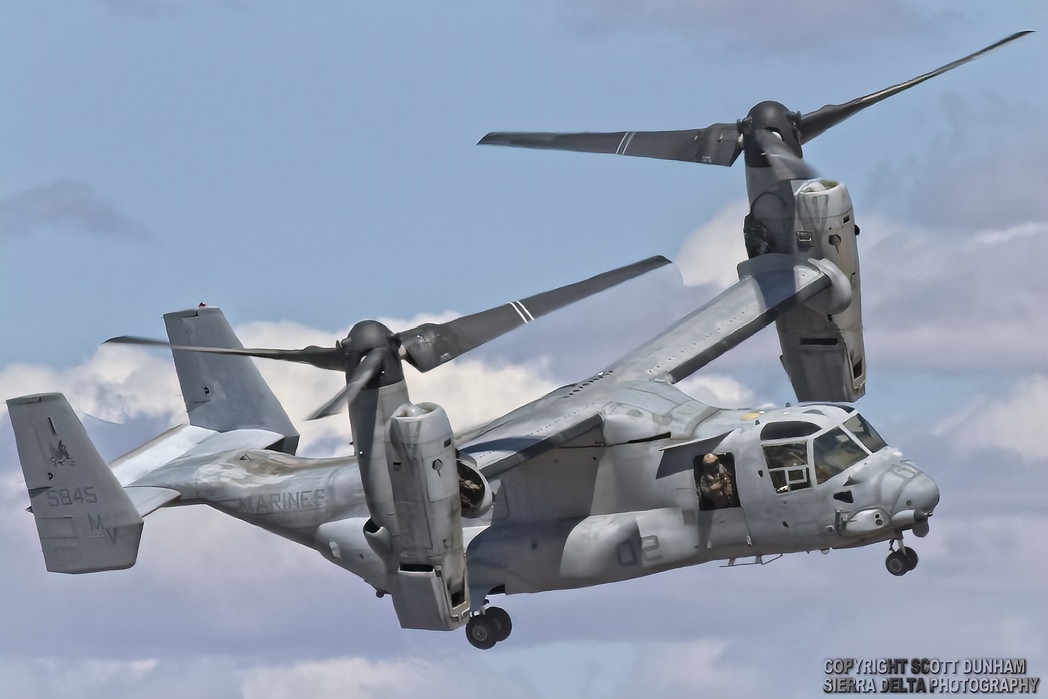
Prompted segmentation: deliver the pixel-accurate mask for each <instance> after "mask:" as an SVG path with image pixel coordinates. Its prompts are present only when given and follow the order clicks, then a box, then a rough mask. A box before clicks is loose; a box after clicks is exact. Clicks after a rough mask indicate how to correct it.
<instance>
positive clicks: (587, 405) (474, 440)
mask: <svg viewBox="0 0 1048 699" xmlns="http://www.w3.org/2000/svg"><path fill="white" fill-rule="evenodd" d="M573 389H574V386H573V385H572V386H565V387H563V388H560V389H557V390H556V391H554V392H553V393H551V394H549V395H548V396H546V397H544V398H541V399H540V400H538V401H537V402H535V403H530V404H528V405H525V406H523V407H522V408H518V409H517V410H514V411H513V412H511V413H509V414H507V415H506V416H504V417H502V418H501V419H499V420H497V421H496V422H494V423H492V424H490V425H488V426H486V427H485V428H483V429H482V430H481V431H480V432H479V434H473V435H471V436H470V437H469V438H468V440H467V441H465V442H464V443H463V444H462V446H461V447H460V450H461V451H462V452H464V453H466V454H469V455H470V456H471V457H472V458H473V459H474V460H475V461H476V464H477V469H478V470H480V471H481V473H483V474H484V475H485V476H486V477H487V478H497V477H498V476H500V475H501V474H503V473H505V472H506V471H508V470H510V469H511V468H514V467H516V466H519V465H520V464H522V463H524V462H525V461H527V460H528V459H532V458H535V457H536V456H538V455H540V454H542V453H544V452H547V451H549V450H550V449H554V448H556V447H559V446H562V445H564V444H567V443H568V442H572V441H575V440H577V439H579V438H580V437H583V436H584V435H587V433H590V432H593V433H594V437H593V438H594V445H598V444H599V443H600V433H599V429H600V427H601V425H602V424H603V420H602V418H601V412H600V411H601V409H602V408H603V407H604V401H603V399H602V397H600V396H592V397H583V396H579V397H578V398H577V399H576V400H573V401H565V400H564V398H566V397H567V395H568V394H569V393H570V392H571V391H572V390H573Z"/></svg>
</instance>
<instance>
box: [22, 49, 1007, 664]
mask: <svg viewBox="0 0 1048 699" xmlns="http://www.w3.org/2000/svg"><path fill="white" fill-rule="evenodd" d="M1017 36H1019V35H1016V37H1017ZM1016 37H1010V38H1009V39H1007V40H1005V41H1010V40H1011V39H1013V38H1016ZM1000 43H1005V42H1000ZM1000 43H999V44H996V45H995V46H997V45H1000ZM990 48H993V47H990ZM986 50H988V49H986ZM984 51H985V50H984ZM984 51H983V52H984ZM983 52H979V53H978V54H973V55H972V56H969V57H968V58H966V59H962V60H961V61H957V62H955V63H952V64H950V65H949V66H945V67H944V68H941V69H939V70H937V71H933V72H932V73H929V74H927V75H925V76H922V77H920V78H917V79H915V80H913V81H910V82H908V83H903V84H902V85H900V86H896V87H894V88H889V89H888V90H884V91H881V92H879V93H874V94H873V95H871V96H868V97H865V98H860V99H859V100H855V101H853V102H850V103H848V104H846V105H841V106H839V107H824V108H823V109H821V110H818V111H817V112H813V113H812V114H809V115H805V116H804V117H798V116H797V115H791V114H789V113H787V112H785V110H784V109H779V108H778V107H769V106H767V104H768V103H765V104H764V105H758V107H755V108H754V110H753V111H751V114H750V117H748V118H747V119H746V120H744V121H743V122H740V124H739V125H738V126H736V125H731V126H730V128H729V127H728V126H727V125H717V126H715V127H710V128H711V130H699V131H698V132H688V133H691V134H692V135H691V136H689V137H688V138H689V139H691V140H690V143H691V144H692V149H693V151H694V152H695V156H694V158H692V159H695V160H697V161H698V162H715V163H721V164H729V163H730V161H732V160H734V158H735V157H736V156H737V155H738V154H739V152H740V150H741V151H743V152H745V153H746V165H747V181H748V183H749V185H750V195H751V196H750V198H751V200H752V203H753V209H752V211H751V214H750V217H749V218H748V219H747V223H746V236H747V247H748V248H749V250H750V254H751V258H750V259H749V260H747V261H745V262H742V263H741V264H739V266H738V272H739V281H738V282H737V283H736V284H734V285H733V286H732V287H730V288H729V289H727V290H726V291H724V292H723V293H721V294H720V295H719V296H717V297H716V298H714V299H713V300H712V301H710V302H709V303H707V304H706V305H704V306H703V307H701V308H699V309H697V310H696V311H694V312H692V313H690V314H689V315H687V316H686V317H684V318H683V319H681V320H679V321H678V322H676V323H675V324H674V325H672V326H671V327H669V328H668V329H667V330H666V331H664V332H663V333H661V334H660V335H658V336H657V337H655V338H653V339H650V340H648V341H647V342H644V343H643V344H641V345H640V346H639V347H638V348H637V349H635V350H634V351H632V352H630V353H628V354H627V355H626V356H624V357H622V358H621V359H619V360H618V361H615V362H613V363H612V364H611V365H609V366H607V367H605V368H604V369H603V370H602V371H599V372H597V373H596V374H594V375H593V376H590V377H588V378H586V379H584V380H582V381H579V382H577V383H574V384H570V385H567V386H563V387H561V388H559V389H557V390H555V391H553V392H552V393H550V394H548V395H547V396H545V397H543V398H540V399H538V400H536V401H534V402H532V403H529V404H527V405H524V406H522V407H520V408H518V409H516V410H514V411H512V412H510V413H509V414H507V415H504V416H503V417H501V418H498V419H496V420H494V421H493V422H491V423H489V424H487V425H485V426H483V427H480V428H477V429H473V430H470V431H467V432H461V433H458V434H456V433H455V432H453V430H452V428H451V424H450V421H449V419H448V417H447V415H446V414H445V412H444V410H443V409H442V408H441V407H440V406H438V405H436V404H432V403H420V404H415V403H412V401H411V400H410V398H409V396H408V389H407V385H406V383H405V378H404V371H403V362H404V361H407V362H408V363H409V364H411V365H413V366H415V367H416V368H418V369H420V370H422V371H426V370H429V369H433V368H435V367H437V366H439V365H440V364H443V363H444V362H446V361H449V360H451V359H453V358H454V357H456V356H458V355H460V354H462V353H464V352H466V351H469V350H470V349H472V348H475V347H477V346H479V345H481V344H483V343H485V342H487V341H489V340H491V339H493V338H494V337H496V336H498V335H501V334H503V333H504V332H507V331H509V330H510V329H512V328H514V327H517V326H518V325H521V324H523V323H524V322H526V321H528V320H531V319H532V318H534V317H538V316H540V315H543V314H545V313H547V312H550V311H552V310H555V309H556V308H559V307H562V306H564V305H566V304H568V303H572V302H574V301H576V300H578V299H581V298H583V297H585V296H588V295H590V294H592V293H595V292H597V291H599V290H601V289H603V288H607V287H608V286H611V285H613V284H616V283H619V282H621V281H624V280H625V279H628V278H630V277H632V276H636V275H637V274H639V273H641V272H643V271H646V270H648V269H652V268H654V267H657V266H660V265H661V264H664V263H665V260H664V259H662V258H653V259H651V260H647V261H644V262H641V263H637V264H635V265H631V266H628V267H625V268H622V269H620V270H616V271H615V272H610V273H607V274H605V275H601V276H599V277H596V278H594V279H592V280H589V281H587V282H581V283H580V284H577V285H573V286H571V287H565V288H562V289H559V290H555V291H552V292H546V293H544V294H539V295H537V296H534V297H531V298H529V299H524V300H523V301H520V302H514V303H512V304H509V305H506V306H502V307H499V308H495V309H492V310H490V311H485V312H482V313H478V314H475V315H472V316H466V317H464V318H460V319H457V320H454V321H451V322H449V323H445V324H441V325H432V324H426V325H422V326H419V327H417V328H414V329H412V330H408V331H404V332H401V333H393V332H391V331H390V330H389V329H388V328H386V327H385V326H383V325H382V324H380V323H378V322H376V321H362V322H360V323H357V324H356V325H355V326H354V327H353V329H352V330H351V331H350V333H349V335H348V337H346V338H345V339H344V340H341V341H339V342H337V343H336V344H335V346H334V347H333V348H321V347H315V346H311V347H306V348H303V349H299V350H273V349H243V348H242V347H241V345H240V342H239V341H238V340H237V338H236V336H235V335H234V334H233V331H232V329H231V328H230V326H229V324H228V323H227V322H226V320H225V318H224V316H223V315H222V313H221V311H219V310H218V309H216V308H198V309H193V310H189V311H183V312H176V313H169V314H167V315H166V316H165V323H166V327H167V332H168V338H169V341H170V342H169V343H164V342H160V341H156V340H145V339H142V338H129V337H123V338H115V341H119V342H125V343H132V344H146V345H164V346H170V348H171V350H172V355H173V357H174V361H175V369H176V372H177V374H178V379H179V382H180V384H181V388H182V393H183V397H184V399H185V403H186V409H187V412H188V416H189V425H183V426H180V427H176V428H174V429H172V430H170V431H168V432H167V433H165V434H163V435H160V436H159V437H157V438H156V439H154V440H153V441H151V442H149V443H147V444H146V445H144V446H142V447H140V448H139V449H137V450H135V451H133V452H131V453H129V454H127V455H125V456H123V457H121V458H119V459H117V460H116V461H114V462H113V463H112V464H110V465H109V466H107V465H106V464H105V463H104V462H103V461H102V459H101V458H100V457H99V455H98V453H97V451H96V450H95V449H94V447H93V445H92V444H91V441H90V439H89V438H88V436H87V433H86V431H85V430H84V428H83V426H82V425H81V423H80V422H79V420H78V419H77V417H76V415H75V413H74V412H73V411H72V409H71V407H70V406H69V404H68V403H67V401H66V400H65V398H64V397H63V396H61V395H60V394H43V395H35V396H25V397H22V398H15V399H11V400H9V401H8V406H9V411H10V415H11V422H12V426H13V427H14V431H15V437H16V442H17V447H18V453H19V457H20V459H21V463H22V468H23V471H24V473H25V480H26V486H27V488H28V490H29V495H30V500H31V508H30V509H31V511H32V513H33V515H34V517H35V519H36V524H37V531H38V533H39V536H40V542H41V547H42V550H43V554H44V560H45V563H46V565H47V568H48V570H51V571H57V572H66V573H86V572H94V571H101V570H112V569H120V568H127V567H130V566H132V565H134V563H135V559H136V556H137V552H138V545H139V541H140V538H141V533H142V528H143V520H142V518H143V517H144V516H145V515H147V514H149V513H150V512H153V511H154V510H156V509H157V508H159V507H162V506H166V505H167V506H170V505H188V504H198V503H199V504H207V505H211V506H212V507H214V508H216V509H218V510H220V511H222V512H225V513H227V514H230V515H232V516H234V517H237V518H239V519H242V520H244V521H247V522H250V523H252V524H255V525H257V526H260V527H262V528H264V529H266V530H268V531H271V532H273V533H276V534H279V535H281V536H284V537H286V538H288V539H291V540H293V541H296V542H299V543H301V544H304V545H307V546H310V547H312V548H315V549H316V550H317V551H319V552H320V553H321V555H323V556H324V557H325V558H327V559H328V560H330V561H332V562H333V563H335V564H337V565H339V566H342V567H343V568H346V569H347V570H349V571H351V572H353V573H355V574H357V575H358V576H360V577H361V578H363V579H364V580H365V581H366V582H367V583H369V584H370V585H372V586H373V587H374V588H375V590H376V592H377V593H378V594H379V595H380V596H382V595H385V594H389V595H390V596H392V598H393V604H394V608H395V610H396V613H397V616H398V619H399V621H400V624H401V626H402V627H404V628H418V629H436V630H451V629H454V628H458V627H460V626H463V625H464V626H465V627H466V636H467V638H468V639H469V641H470V643H471V644H473V645H474V646H476V647H478V648H491V647H492V646H494V645H495V644H496V643H497V642H499V641H502V640H504V639H505V638H506V637H508V635H509V633H510V630H511V628H512V623H511V620H510V617H509V615H508V614H507V613H506V612H505V610H503V609H501V608H499V607H493V606H488V599H487V598H488V597H489V596H491V595H494V594H499V593H504V594H515V593H521V592H541V591H545V590H555V589H567V588H579V587H586V586H590V585H597V584H600V583H607V582H613V581H621V580H627V579H630V578H636V577H640V576H643V575H649V574H651V573H656V572H659V571H663V570H668V569H672V568H678V567H683V566H690V565H695V564H698V563H704V562H707V561H713V560H724V561H728V564H729V565H734V564H736V562H738V561H740V560H741V561H743V562H750V561H751V559H752V562H766V561H765V559H766V558H767V557H771V556H776V555H780V554H784V553H791V552H799V551H812V550H816V549H819V550H829V549H832V548H850V547H856V546H863V545H866V544H872V543H876V542H884V541H887V542H889V549H890V553H889V555H888V558H887V559H886V561H885V564H886V567H887V568H888V570H889V571H890V572H891V573H892V574H894V575H902V574H904V573H906V572H907V571H909V570H912V569H913V568H914V567H915V566H916V565H917V561H918V558H917V554H916V552H914V550H913V549H912V548H910V547H908V546H905V545H904V544H903V534H904V532H907V531H911V532H912V533H913V534H914V535H916V536H924V535H926V534H927V533H928V519H929V517H930V516H931V514H932V512H933V510H934V508H935V506H936V504H937V503H938V501H939V491H938V488H937V487H936V485H935V483H934V482H933V481H932V479H931V478H929V477H928V476H927V475H925V474H924V473H922V472H921V471H920V470H919V469H918V468H917V467H916V466H915V465H914V464H913V463H911V462H910V461H908V460H906V459H904V458H903V457H902V454H901V453H900V452H899V451H898V450H896V449H894V448H892V447H890V446H888V445H887V444H886V443H885V442H884V440H883V439H882V438H881V437H880V436H879V435H878V434H877V432H876V431H875V430H874V428H873V427H872V426H871V425H870V424H869V422H867V421H866V420H865V419H864V418H863V417H862V416H861V415H860V414H859V413H858V412H856V410H855V409H854V408H853V407H851V406H849V405H848V404H847V403H845V402H842V401H850V400H853V399H854V398H857V397H858V396H860V395H861V394H862V392H863V387H864V379H865V366H864V357H863V353H862V344H861V340H862V337H861V321H860V316H859V279H858V257H857V252H856V247H855V234H856V229H855V225H854V220H853V214H852V209H851V204H850V201H849V198H848V195H847V191H846V190H844V188H843V186H842V185H839V184H837V183H833V182H829V181H827V180H806V179H805V178H807V177H808V176H809V175H810V174H811V173H810V171H809V170H807V166H806V164H805V163H804V162H803V160H802V158H801V154H800V145H799V144H800V143H801V142H803V141H806V140H808V139H810V138H811V137H812V136H813V134H816V133H821V132H822V131H823V130H825V129H826V128H828V127H829V126H831V125H833V124H835V123H837V122H839V121H840V120H842V119H843V118H845V117H846V116H848V115H850V114H852V113H854V112H855V111H858V110H859V109H861V108H863V107H864V106H867V105H868V104H872V103H873V102H875V101H878V100H879V99H883V98H884V97H886V96H888V95H890V94H894V93H895V92H898V91H899V90H901V89H905V88H906V87H909V86H912V85H914V84H917V83H918V82H920V81H922V80H925V79H927V78H929V77H932V76H933V75H937V74H939V73H941V72H943V71H944V70H948V69H950V68H952V67H955V66H956V65H960V64H961V63H963V62H965V61H967V60H971V59H972V58H974V57H976V56H978V55H980V54H981V53H983ZM783 120H784V121H783ZM776 129H777V130H776ZM677 133H680V132H677ZM733 134H734V135H733ZM641 136H642V135H641V134H636V135H632V137H631V135H630V134H619V137H620V142H621V147H616V148H614V149H612V152H615V151H618V152H624V153H627V154H634V153H636V152H637V151H635V150H633V146H632V145H631V144H637V143H639V142H644V141H645V139H644V138H641ZM535 138H545V137H536V136H534V135H529V136H520V135H508V134H502V135H493V136H490V137H488V139H486V141H488V142H493V141H496V140H497V141H499V142H513V141H517V142H518V143H519V144H523V143H521V140H527V139H535ZM553 138H554V139H555V138H556V137H553ZM580 138H581V139H582V141H578V140H573V138H569V139H568V142H570V143H572V144H573V145H578V144H579V143H582V142H584V141H585V140H586V139H588V138H591V136H582V137H580ZM592 138H593V139H594V140H592V141H591V143H595V142H597V141H599V140H600V139H599V137H592ZM660 138H661V137H654V138H653V139H652V140H651V141H649V143H650V144H652V145H650V147H648V149H647V150H646V151H645V152H644V153H642V154H645V155H653V156H654V157H669V156H668V155H667V153H668V151H666V150H660V148H661V146H659V145H658V144H659V143H662V142H663V141H660ZM682 138H683V137H682ZM773 139H774V140H773ZM780 139H781V144H782V145H781V146H780V145H779V144H780ZM533 144H534V140H532V141H531V143H529V144H528V145H533ZM678 145H680V144H678ZM580 149H583V150H587V149H589V150H592V149H597V150H600V149H601V148H597V147H596V146H594V147H592V148H590V147H587V148H580ZM776 321H777V322H778V323H779V337H780V344H781V346H782V351H783V363H784V365H785V366H786V369H787V372H788V374H789V376H790V378H791V380H792V382H793V384H794V387H795V389H796V391H797V393H798V395H799V396H800V397H801V398H802V400H803V401H808V402H803V403H802V404H800V405H798V406H795V407H786V408H782V409H755V410H736V409H721V408H717V407H714V406H710V405H706V404H703V403H701V402H699V401H697V400H695V399H693V398H691V397H689V396H687V395H685V394H684V393H682V392H681V391H680V390H679V389H677V388H676V387H675V386H674V384H675V383H676V382H678V381H680V380H682V379H684V378H685V377H687V376H689V375H691V374H692V373H694V372H695V371H697V370H699V369H700V368H702V367H703V366H705V365H706V364H707V363H709V362H710V361H712V360H713V359H715V358H716V357H718V356H720V355H722V354H723V353H725V352H727V351H728V350H730V349H731V348H733V347H734V346H736V345H737V344H739V343H740V342H742V341H743V340H744V339H746V338H748V337H750V336H752V335H753V334H754V333H756V332H757V331H758V330H760V329H761V328H763V327H765V326H767V325H769V324H770V323H772V322H776ZM249 357H263V358H268V359H278V360H284V361H295V362H302V363H306V364H311V365H313V366H316V367H319V368H323V369H330V370H336V371H341V372H344V373H345V376H346V387H345V389H344V390H343V391H341V392H340V393H339V394H338V395H337V396H335V397H334V398H333V399H332V400H330V401H328V403H327V404H325V405H324V406H323V407H322V408H320V409H319V410H318V411H317V412H316V413H315V414H314V416H313V417H323V416H326V415H331V414H334V413H336V412H340V411H341V410H342V406H343V405H345V404H347V403H348V406H349V418H350V423H351V427H352V433H353V438H354V445H355V448H356V454H355V456H353V457H346V458H335V459H307V458H302V457H297V456H295V451H296V449H297V446H298V433H297V431H296V429H295V428H294V426H293V425H292V423H291V421H290V420H289V418H288V416H287V415H286V413H285V412H284V411H283V409H282V408H281V406H280V404H279V403H278V402H277V399H276V398H275V396H274V395H273V394H272V392H271V391H270V390H269V388H268V386H266V384H265V383H264V381H263V380H262V378H261V375H260V374H259V373H258V370H257V368H256V367H255V366H254V365H253V364H252V362H251V360H250V359H249ZM813 401H823V402H813Z"/></svg>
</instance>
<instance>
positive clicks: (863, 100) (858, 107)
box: [800, 31, 1033, 144]
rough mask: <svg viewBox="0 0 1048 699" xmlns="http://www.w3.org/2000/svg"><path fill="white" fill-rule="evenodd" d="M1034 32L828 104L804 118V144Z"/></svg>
mask: <svg viewBox="0 0 1048 699" xmlns="http://www.w3.org/2000/svg"><path fill="white" fill-rule="evenodd" d="M1032 33H1033V32H1030V31H1025V32H1017V33H1015V34H1012V35H1011V36H1009V37H1007V38H1006V39H1001V40H1000V41H998V42H997V43H996V44H991V45H990V46H987V47H986V48H984V49H982V50H980V51H976V52H975V53H973V54H971V55H970V56H965V57H964V58H961V59H959V60H956V61H954V62H953V63H947V64H946V65H944V66H942V67H941V68H936V69H935V70H933V71H931V72H930V73H925V74H924V75H919V76H917V77H916V78H914V79H912V80H907V81H906V82H902V83H899V84H898V85H892V86H891V87H887V88H885V89H883V90H880V91H878V92H873V93H870V94H868V95H866V96H865V97H859V98H857V99H853V100H852V101H851V102H845V103H844V104H827V105H825V106H824V107H821V108H820V109H817V110H815V111H814V112H809V113H808V114H805V115H804V116H802V117H801V123H800V132H801V143H802V144H804V143H807V142H808V141H810V140H812V139H813V138H815V137H816V136H818V135H820V134H822V133H823V132H824V131H826V130H827V129H829V128H831V127H833V126H836V125H837V124H839V123H841V122H842V121H844V120H845V119H847V118H848V117H850V116H852V115H853V114H856V113H857V112H860V111H862V110H863V109H866V108H867V107H869V106H870V105H872V104H877V103H878V102H880V101H881V100H884V99H887V98H889V97H891V96H892V95H897V94H899V93H900V92H902V91H903V90H908V89H910V88H911V87H913V86H915V85H920V84H921V83H923V82H924V81H925V80H930V79H932V78H934V77H935V76H937V75H942V74H943V73H945V72H946V71H948V70H953V69H954V68H956V67H957V66H960V65H964V64H965V63H968V62H969V61H973V60H975V59H976V58H978V57H979V56H982V55H983V54H984V53H987V52H989V51H993V50H994V49H995V48H997V47H999V46H1004V45H1005V44H1007V43H1008V42H1010V41H1014V40H1016V39H1018V38H1019V37H1023V36H1026V35H1027V34H1032Z"/></svg>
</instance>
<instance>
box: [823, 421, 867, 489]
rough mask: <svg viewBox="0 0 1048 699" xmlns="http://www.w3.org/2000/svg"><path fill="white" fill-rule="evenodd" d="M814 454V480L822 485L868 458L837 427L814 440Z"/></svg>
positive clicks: (860, 448) (864, 452) (861, 449)
mask: <svg viewBox="0 0 1048 699" xmlns="http://www.w3.org/2000/svg"><path fill="white" fill-rule="evenodd" d="M814 453H815V479H816V481H817V482H819V483H824V482H825V481H827V480H829V479H830V478H833V477H834V476H836V475H837V474H838V473H840V472H841V471H843V470H844V469H846V468H848V467H849V466H853V465H855V464H857V463H859V462H860V461H862V460H863V459H865V458H866V457H867V456H868V454H867V453H866V450H865V449H863V448H862V447H860V446H859V445H858V444H856V442H855V440H853V439H852V438H851V437H849V436H848V434H847V433H846V432H845V431H844V430H842V429H841V428H839V427H837V428H835V429H832V430H830V431H829V432H827V433H826V434H824V435H822V436H821V437H816V438H815V443H814Z"/></svg>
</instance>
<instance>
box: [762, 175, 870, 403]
mask: <svg viewBox="0 0 1048 699" xmlns="http://www.w3.org/2000/svg"><path fill="white" fill-rule="evenodd" d="M794 197H795V222H794V234H795V239H794V240H793V241H791V242H792V247H793V250H792V252H793V254H795V255H797V256H798V257H804V258H808V259H811V260H812V261H814V262H815V263H816V264H819V265H820V266H821V267H823V271H825V272H826V273H827V274H828V275H829V277H830V280H831V285H830V287H829V288H828V289H826V290H825V291H823V292H821V293H819V294H817V295H816V296H815V297H813V298H811V299H810V300H808V301H807V302H806V303H804V304H803V305H800V306H796V307H794V308H792V309H790V310H788V311H787V312H785V313H783V314H782V315H781V316H780V317H779V318H778V320H776V326H777V328H778V331H779V344H780V346H781V347H782V363H783V366H784V367H785V368H786V373H787V374H788V375H789V377H790V382H791V383H792V384H793V388H794V391H796V393H797V397H798V398H799V399H800V400H802V401H847V402H851V401H855V400H857V399H858V398H860V397H861V396H862V395H863V394H864V393H865V391H866V360H865V356H866V354H865V349H864V347H863V337H862V307H861V303H860V298H859V288H860V287H859V252H858V247H857V246H856V240H855V236H856V231H857V229H856V227H855V221H854V220H853V213H852V203H851V196H850V195H849V194H848V189H847V187H845V186H844V185H843V184H841V183H839V182H832V181H830V180H810V181H808V182H805V183H804V184H803V185H801V186H800V187H799V188H798V189H797V191H796V193H795V195H794ZM820 263H821V264H820ZM827 263H829V264H827Z"/></svg>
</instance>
